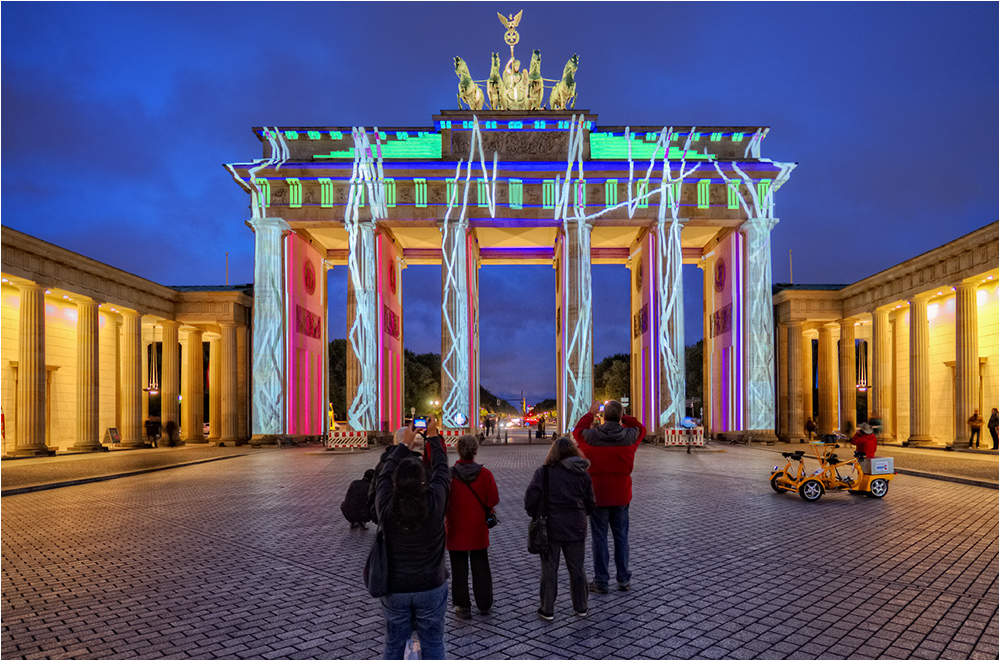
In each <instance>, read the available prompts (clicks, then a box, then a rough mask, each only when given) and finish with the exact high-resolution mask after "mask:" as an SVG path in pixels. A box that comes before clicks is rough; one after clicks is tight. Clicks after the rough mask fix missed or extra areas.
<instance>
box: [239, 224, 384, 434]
mask: <svg viewBox="0 0 1000 661" xmlns="http://www.w3.org/2000/svg"><path fill="white" fill-rule="evenodd" d="M247 224H248V225H250V227H251V228H253V231H254V303H253V379H252V381H251V383H252V384H253V395H252V397H253V425H252V433H253V435H254V436H263V437H273V436H275V435H278V434H283V433H285V431H286V426H285V394H284V393H285V342H284V331H285V322H286V320H285V310H284V301H285V284H284V259H283V257H282V255H283V250H282V249H283V247H284V241H283V237H284V235H285V233H286V232H287V231H289V230H290V227H289V225H288V223H286V222H285V221H284V220H282V219H281V218H257V219H254V220H252V221H250V222H248V223H247ZM351 241H352V246H353V241H354V239H353V236H352V239H351ZM352 255H353V249H352ZM367 256H368V258H369V259H374V256H375V254H374V249H373V250H372V251H371V252H369V253H368V254H367ZM352 259H354V258H353V257H352ZM370 269H371V271H372V272H374V269H375V267H374V264H371V266H370ZM373 277H374V276H373ZM372 309H373V310H374V305H373V306H372ZM375 319H376V318H375V317H372V318H371V321H372V322H373V323H374V320H375ZM374 328H375V327H373V328H372V329H369V333H374V332H375V330H374ZM361 429H365V428H364V427H362V428H361ZM371 429H375V428H374V427H371Z"/></svg>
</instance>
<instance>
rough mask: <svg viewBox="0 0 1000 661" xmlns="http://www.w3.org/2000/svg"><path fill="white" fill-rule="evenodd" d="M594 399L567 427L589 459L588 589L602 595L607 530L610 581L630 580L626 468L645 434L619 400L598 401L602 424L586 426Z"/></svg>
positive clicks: (623, 583)
mask: <svg viewBox="0 0 1000 661" xmlns="http://www.w3.org/2000/svg"><path fill="white" fill-rule="evenodd" d="M600 408H601V402H599V401H595V402H594V403H593V404H592V405H591V407H590V410H589V411H588V412H587V413H586V414H584V416H583V417H582V418H580V421H579V422H578V423H576V427H575V428H574V429H573V438H574V439H576V442H577V444H578V445H579V446H580V449H581V450H582V451H583V455H584V456H585V457H586V458H587V459H589V460H590V470H589V473H590V477H591V479H593V481H594V495H595V497H596V499H597V507H596V508H594V511H593V512H592V513H591V515H590V534H591V538H590V549H591V552H592V555H593V558H594V582H593V583H591V584H590V586H589V587H590V591H591V592H597V593H599V594H605V593H607V591H608V583H609V581H610V580H611V575H610V571H609V569H608V528H609V526H610V528H611V536H612V537H613V538H614V542H615V579H616V580H617V581H618V589H619V590H628V589H629V588H630V587H631V584H632V572H631V571H630V570H629V544H628V527H629V504H630V503H631V502H632V468H633V467H634V465H635V453H636V450H638V448H639V443H640V442H641V441H642V439H643V438H645V436H646V428H645V427H644V426H643V424H642V423H641V422H639V421H638V420H637V419H636V418H633V417H632V416H630V415H626V414H625V411H624V408H623V407H622V405H621V403H620V402H617V401H615V400H613V399H612V400H610V401H608V402H607V403H606V404H605V405H604V422H603V423H602V424H600V425H598V426H597V427H591V422H592V421H593V420H594V417H595V416H596V415H597V413H598V411H600Z"/></svg>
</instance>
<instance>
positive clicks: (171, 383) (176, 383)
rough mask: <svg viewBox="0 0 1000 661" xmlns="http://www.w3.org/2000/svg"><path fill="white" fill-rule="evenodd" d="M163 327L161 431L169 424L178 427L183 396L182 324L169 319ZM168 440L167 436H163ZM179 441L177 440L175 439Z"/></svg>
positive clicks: (163, 323) (164, 322)
mask: <svg viewBox="0 0 1000 661" xmlns="http://www.w3.org/2000/svg"><path fill="white" fill-rule="evenodd" d="M162 326H163V371H162V373H161V374H160V430H161V432H163V431H164V430H165V429H166V426H167V423H168V422H173V423H175V424H176V425H177V426H178V427H179V426H180V424H181V420H180V405H179V402H178V400H177V397H178V395H180V394H181V344H180V324H179V323H177V322H176V321H171V320H169V319H167V320H165V321H163V322H162ZM163 440H166V435H165V434H164V435H163ZM174 440H177V439H174Z"/></svg>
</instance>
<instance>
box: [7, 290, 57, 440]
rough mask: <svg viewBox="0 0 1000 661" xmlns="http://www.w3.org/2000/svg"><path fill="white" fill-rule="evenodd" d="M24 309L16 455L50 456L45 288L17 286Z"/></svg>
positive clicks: (19, 352) (20, 330) (20, 331)
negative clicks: (46, 413) (46, 425)
mask: <svg viewBox="0 0 1000 661" xmlns="http://www.w3.org/2000/svg"><path fill="white" fill-rule="evenodd" d="M18 289H19V290H20V293H21V309H20V311H19V312H20V314H19V319H18V348H17V361H18V362H17V421H16V422H17V441H16V443H15V444H14V454H15V455H17V456H42V457H44V456H51V455H53V454H55V448H50V447H48V446H47V445H46V444H45V401H46V398H45V288H44V287H42V286H41V285H37V284H35V283H33V282H28V283H24V284H21V285H18Z"/></svg>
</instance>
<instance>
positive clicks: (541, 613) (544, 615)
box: [538, 608, 554, 622]
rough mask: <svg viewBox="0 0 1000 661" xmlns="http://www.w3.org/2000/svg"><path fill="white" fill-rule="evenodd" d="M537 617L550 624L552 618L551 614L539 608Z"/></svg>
mask: <svg viewBox="0 0 1000 661" xmlns="http://www.w3.org/2000/svg"><path fill="white" fill-rule="evenodd" d="M538 617H540V618H542V619H543V620H548V621H549V622H551V621H552V618H553V617H554V616H553V615H552V613H546V612H545V611H543V610H542V609H541V608H539V609H538Z"/></svg>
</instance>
